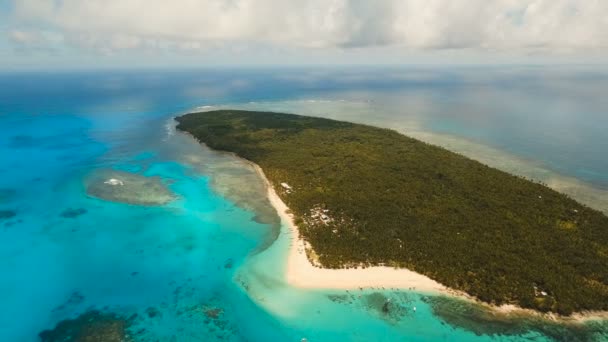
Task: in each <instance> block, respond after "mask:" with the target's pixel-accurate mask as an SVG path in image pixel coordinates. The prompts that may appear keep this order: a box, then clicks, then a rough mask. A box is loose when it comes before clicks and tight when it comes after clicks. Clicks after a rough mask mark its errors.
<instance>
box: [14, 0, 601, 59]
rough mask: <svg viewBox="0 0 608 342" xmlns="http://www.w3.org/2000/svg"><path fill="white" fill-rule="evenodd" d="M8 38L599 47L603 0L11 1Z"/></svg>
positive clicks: (136, 43) (135, 45)
mask: <svg viewBox="0 0 608 342" xmlns="http://www.w3.org/2000/svg"><path fill="white" fill-rule="evenodd" d="M13 11H14V12H13V13H12V17H13V22H14V23H16V24H18V25H19V27H18V28H16V29H15V30H13V31H12V33H11V39H13V40H16V41H30V42H35V39H32V38H29V37H28V32H30V31H27V30H32V31H31V32H35V30H38V29H39V27H41V26H42V27H45V30H52V31H53V32H55V35H61V36H62V37H64V41H65V42H66V44H68V43H69V44H74V45H77V46H80V47H85V48H90V49H101V50H104V49H105V50H108V51H116V50H125V49H158V48H167V47H170V48H178V49H182V50H184V51H186V50H199V49H205V48H210V47H215V46H218V45H220V46H223V45H226V44H228V45H239V44H260V43H261V44H268V45H276V46H288V47H300V48H343V49H348V48H365V47H369V46H396V47H400V48H403V49H412V50H429V49H465V48H466V49H479V50H510V51H513V50H517V51H523V52H526V51H533V50H543V51H549V52H554V51H555V52H559V51H580V50H593V51H597V50H600V51H603V50H605V49H606V48H607V47H608V34H606V32H608V1H606V0H585V1H580V0H467V1H465V0H374V1H368V0H307V1H305V0H88V1H82V0H14V3H13Z"/></svg>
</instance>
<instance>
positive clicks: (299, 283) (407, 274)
mask: <svg viewBox="0 0 608 342" xmlns="http://www.w3.org/2000/svg"><path fill="white" fill-rule="evenodd" d="M227 153H230V154H232V155H234V156H235V157H236V158H239V159H241V160H243V161H245V162H246V163H248V164H249V165H250V166H251V167H252V168H254V169H255V171H256V173H257V174H258V175H259V177H260V178H261V179H262V180H263V182H264V184H266V188H267V196H268V200H269V201H270V204H271V205H272V206H273V207H274V208H275V210H276V211H277V214H278V215H279V217H280V219H281V223H282V224H283V225H285V227H287V228H288V230H289V233H290V234H291V236H290V239H291V243H290V245H289V251H288V255H287V263H286V268H285V270H284V272H285V273H284V278H285V282H286V283H287V284H288V285H290V286H293V287H298V288H304V289H337V290H352V289H364V288H380V289H399V290H411V291H416V292H419V293H427V294H430V295H445V296H450V297H454V298H458V299H463V300H467V301H470V302H474V303H476V304H478V305H481V306H483V307H484V308H486V309H488V310H491V311H492V312H493V313H495V314H497V315H530V316H536V317H541V318H544V319H547V320H551V321H559V322H563V323H584V322H587V321H594V320H608V311H589V312H576V313H574V314H572V315H571V316H562V315H559V314H556V313H541V312H538V311H534V310H531V309H525V308H522V307H519V306H517V305H513V304H504V305H500V306H498V305H491V304H488V303H485V302H482V301H480V300H478V299H476V298H475V297H473V296H471V295H469V294H467V293H465V292H462V291H459V290H456V289H452V288H449V287H447V286H445V285H443V284H441V283H439V282H437V281H435V280H433V279H431V278H429V277H427V276H425V275H423V274H420V273H417V272H414V271H411V270H409V269H407V268H392V267H386V266H371V267H366V268H351V269H330V268H322V267H319V266H316V265H314V264H313V262H312V261H311V260H310V258H309V257H308V255H307V253H306V251H307V250H309V251H310V250H312V247H310V246H306V245H305V244H306V243H305V242H304V240H303V239H302V238H301V237H300V234H299V231H298V226H297V225H296V224H295V222H294V216H293V214H291V213H290V209H289V207H287V205H286V204H285V202H283V200H282V199H281V197H279V195H278V194H277V192H276V191H275V190H274V187H273V186H272V184H271V183H270V181H269V180H268V178H267V177H266V175H265V174H264V170H262V168H261V167H260V166H259V165H257V164H255V163H254V162H251V161H249V160H246V159H243V158H241V157H239V156H238V155H236V154H235V153H232V152H227Z"/></svg>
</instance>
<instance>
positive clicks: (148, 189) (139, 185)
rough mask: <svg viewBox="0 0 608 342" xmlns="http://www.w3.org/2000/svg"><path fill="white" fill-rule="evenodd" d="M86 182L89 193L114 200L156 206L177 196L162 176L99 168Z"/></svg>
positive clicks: (96, 196)
mask: <svg viewBox="0 0 608 342" xmlns="http://www.w3.org/2000/svg"><path fill="white" fill-rule="evenodd" d="M85 183H86V184H85V185H86V191H87V194H88V195H90V196H92V197H95V198H99V199H103V200H106V201H112V202H121V203H129V204H135V205H146V206H155V205H163V204H167V203H169V202H171V201H174V200H175V199H176V198H177V196H176V195H175V194H173V193H172V192H171V191H170V190H169V189H168V188H167V186H166V185H165V184H164V183H163V181H162V179H161V178H160V177H146V176H142V175H138V174H134V173H129V172H124V171H116V170H99V171H97V172H95V173H93V174H92V175H91V176H89V177H88V178H87V179H86V180H85Z"/></svg>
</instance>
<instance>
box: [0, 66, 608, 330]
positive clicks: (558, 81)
mask: <svg viewBox="0 0 608 342" xmlns="http://www.w3.org/2000/svg"><path fill="white" fill-rule="evenodd" d="M607 92H608V71H601V70H600V71H598V70H597V68H595V69H591V68H583V67H576V68H574V67H568V68H563V67H553V68H540V67H500V68H499V67H484V68H472V67H471V68H455V69H454V68H452V69H447V68H446V69H430V68H399V69H387V68H358V69H354V68H344V69H329V68H317V69H305V68H303V69H256V70H248V69H237V70H190V71H158V70H155V71H103V72H101V71H99V72H72V73H67V72H66V73H42V72H37V73H34V72H31V73H2V74H0V341H9V342H11V341H15V342H20V341H38V340H40V337H39V334H40V333H41V332H43V331H47V332H46V333H45V334H43V336H50V335H49V334H56V335H54V336H60V334H61V333H62V331H61V329H55V330H53V329H54V328H55V327H56V326H57V324H58V323H60V322H62V321H64V320H69V319H76V318H78V317H86V318H87V319H86V320H84V321H83V320H81V321H71V322H72V323H73V324H76V326H78V324H91V323H95V320H100V321H104V320H107V319H108V317H110V316H109V315H112V316H111V317H112V319H114V320H115V321H120V322H122V323H124V324H125V325H126V326H127V327H128V331H129V334H130V336H131V337H132V339H133V340H134V341H301V340H302V339H303V338H306V339H307V341H310V342H313V341H554V340H555V341H561V340H565V341H607V340H608V323H607V322H602V321H592V322H588V323H585V324H557V323H552V322H549V321H542V320H539V319H536V318H531V317H525V316H522V317H504V316H500V315H495V314H493V313H490V312H487V311H485V310H484V309H483V308H482V307H478V306H476V305H472V304H470V303H467V302H464V301H459V300H456V299H452V298H446V297H441V296H435V295H432V294H425V293H419V292H415V291H398V290H393V289H364V290H351V291H341V290H304V289H297V288H292V287H290V286H288V285H287V284H286V283H285V281H284V277H283V275H284V268H285V260H286V256H287V251H288V248H289V244H290V243H291V238H292V237H291V236H290V235H289V232H288V231H287V230H286V229H285V227H281V225H280V223H279V219H278V217H277V215H276V213H275V212H274V210H273V208H272V207H271V206H270V203H269V201H268V200H267V198H266V197H265V196H266V192H265V189H264V185H263V182H262V180H260V179H259V178H258V177H257V175H256V173H255V172H254V170H252V168H251V167H250V166H249V165H247V164H246V163H244V162H243V161H241V160H239V159H237V158H235V157H233V156H231V155H228V154H224V153H219V152H214V151H211V150H209V149H207V148H205V147H203V146H200V145H199V144H198V143H196V142H195V141H193V139H191V138H190V137H189V136H187V135H184V134H181V133H179V132H176V131H175V129H174V122H173V120H172V118H173V117H174V116H176V115H179V114H180V113H184V112H187V111H189V110H210V109H215V108H247V109H264V110H275V111H286V112H293V113H300V114H308V115H317V116H323V117H330V118H337V119H342V120H349V121H355V122H361V123H368V124H374V125H378V126H382V127H388V128H393V129H396V130H399V131H401V132H404V133H405V134H409V135H411V136H414V137H417V138H419V139H422V140H425V141H428V142H431V143H434V144H438V145H441V146H445V147H447V148H449V149H452V150H454V151H457V152H460V153H463V154H465V155H468V156H470V157H473V158H476V159H478V160H481V161H483V162H485V163H487V164H490V165H492V166H495V167H498V168H501V169H503V170H507V171H510V172H513V173H517V174H521V175H525V176H529V177H532V178H534V179H537V180H540V181H543V182H545V183H547V184H548V185H550V186H552V187H554V188H556V189H558V190H560V191H564V192H567V193H569V194H571V195H572V196H574V197H575V198H577V199H579V200H581V201H583V202H585V203H587V204H588V205H590V206H593V207H595V208H597V209H599V210H603V211H605V212H608V158H606V151H607V150H608V138H607V136H606V130H607V129H608V97H606V96H605V94H606V93H607ZM113 178H114V179H117V180H122V181H124V182H127V183H128V184H123V185H124V186H123V185H119V184H115V185H112V184H108V183H106V182H109V181H110V180H111V179H113ZM108 187H110V188H108ZM104 189H106V190H107V189H111V191H106V190H104ZM389 299H390V303H391V306H390V311H389V312H388V313H386V312H384V310H383V306H384V304H385V303H386V302H387V300H389ZM414 307H415V308H416V309H415V310H414ZM83 315H84V316H83ZM87 315H88V316H87ZM74 322H76V323H74ZM83 322H84V323H83ZM49 330H52V331H51V332H49ZM62 336H63V337H65V335H62Z"/></svg>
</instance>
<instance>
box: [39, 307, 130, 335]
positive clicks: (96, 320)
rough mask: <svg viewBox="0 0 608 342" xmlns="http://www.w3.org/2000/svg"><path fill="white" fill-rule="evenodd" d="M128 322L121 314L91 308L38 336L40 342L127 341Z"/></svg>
mask: <svg viewBox="0 0 608 342" xmlns="http://www.w3.org/2000/svg"><path fill="white" fill-rule="evenodd" d="M129 324H130V322H129V320H127V319H124V318H122V317H121V316H118V315H115V314H106V313H101V312H99V311H94V310H93V311H88V312H86V313H84V314H82V315H80V316H78V317H77V318H75V319H67V320H64V321H61V322H59V323H58V324H57V325H56V326H55V328H54V329H52V330H44V331H42V332H41V333H40V334H39V336H40V340H41V341H42V342H60V341H61V342H128V341H132V339H131V337H130V335H129V333H128V331H127V328H128V327H129Z"/></svg>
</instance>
